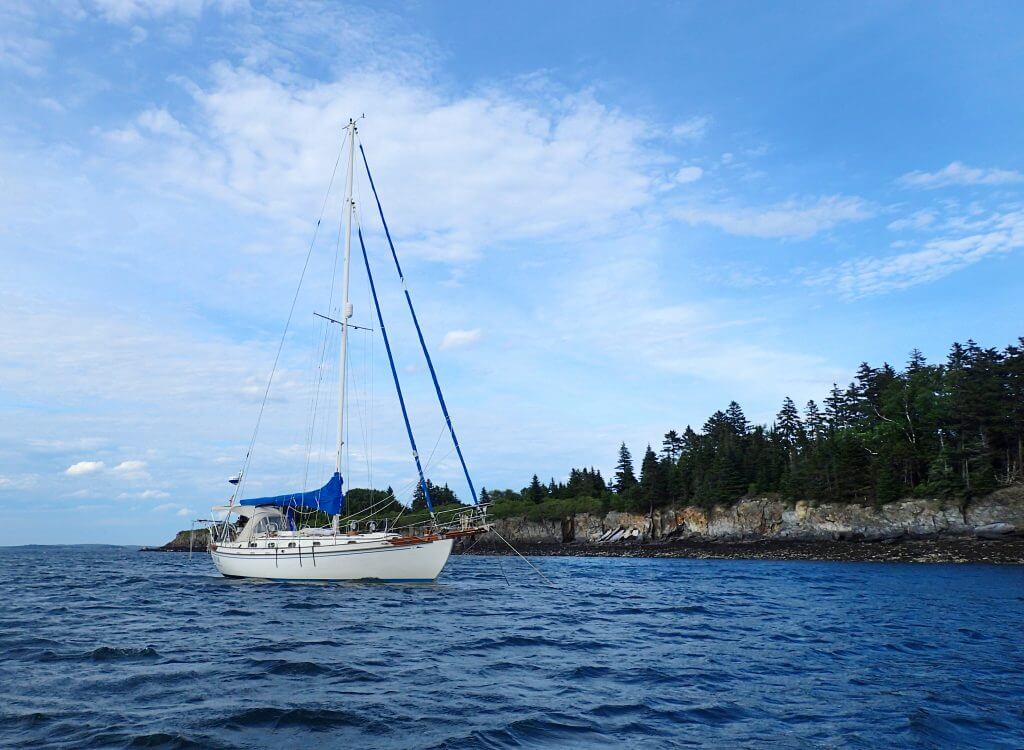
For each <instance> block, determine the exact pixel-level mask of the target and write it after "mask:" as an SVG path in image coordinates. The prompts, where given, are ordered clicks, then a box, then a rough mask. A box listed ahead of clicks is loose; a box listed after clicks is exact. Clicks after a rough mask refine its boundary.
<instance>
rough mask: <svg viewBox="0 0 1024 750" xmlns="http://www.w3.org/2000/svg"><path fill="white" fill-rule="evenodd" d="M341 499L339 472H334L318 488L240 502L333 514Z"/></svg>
mask: <svg viewBox="0 0 1024 750" xmlns="http://www.w3.org/2000/svg"><path fill="white" fill-rule="evenodd" d="M341 501H342V493H341V474H339V473H338V472H334V476H332V477H331V478H330V480H328V482H327V484H325V485H324V486H323V487H321V488H320V489H318V490H311V491H310V492H295V493H292V494H290V495H277V496H275V497H250V498H246V499H245V500H242V501H241V504H242V505H275V506H277V507H279V508H310V509H312V510H320V511H323V512H324V513H327V514H329V515H332V516H333V515H336V514H337V513H339V512H340V511H341Z"/></svg>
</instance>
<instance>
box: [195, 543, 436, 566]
mask: <svg viewBox="0 0 1024 750" xmlns="http://www.w3.org/2000/svg"><path fill="white" fill-rule="evenodd" d="M443 541H447V540H443ZM430 544H437V542H427V543H425V544H406V545H402V546H388V547H378V548H377V549H353V550H334V551H333V552H332V551H324V552H320V551H319V549H318V550H317V552H316V557H338V556H342V555H374V554H377V553H378V552H401V551H403V550H413V549H422V548H423V547H426V546H427V545H430ZM286 549H288V548H283V549H281V551H280V552H267V551H265V550H262V549H261V550H257V551H256V552H222V551H221V550H219V549H216V550H210V554H211V555H213V556H215V557H216V556H217V555H220V556H221V557H235V558H240V559H243V560H254V559H255V560H273V559H275V558H276V559H277V560H296V561H298V559H299V553H298V552H292V551H290V550H288V551H285V550H286ZM310 549H311V548H310ZM302 557H304V558H308V559H312V558H313V553H312V552H309V553H307V552H305V551H303V553H302Z"/></svg>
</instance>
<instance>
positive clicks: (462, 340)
mask: <svg viewBox="0 0 1024 750" xmlns="http://www.w3.org/2000/svg"><path fill="white" fill-rule="evenodd" d="M480 337H481V332H480V329H479V328H474V329H473V330H471V331H459V330H455V331H448V333H446V334H445V335H444V339H443V340H442V341H441V349H458V348H461V347H465V346H472V345H473V344H476V343H478V342H479V341H480Z"/></svg>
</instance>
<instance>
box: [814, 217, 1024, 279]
mask: <svg viewBox="0 0 1024 750" xmlns="http://www.w3.org/2000/svg"><path fill="white" fill-rule="evenodd" d="M967 224H968V225H969V226H971V227H972V228H974V229H977V228H978V227H979V226H984V227H985V229H984V230H983V231H975V232H974V233H972V234H966V235H959V236H958V235H954V234H951V235H947V236H944V237H937V238H934V239H931V240H929V241H928V242H926V243H925V244H924V245H923V247H922V248H921V249H920V250H913V251H910V252H905V253H900V254H898V255H892V256H884V257H867V258H859V259H856V260H850V261H846V262H844V263H841V264H839V265H838V266H836V267H834V268H831V269H827V270H825V271H823V272H821V273H818V274H815V275H813V276H811V277H810V278H809V279H808V283H809V284H812V285H816V286H827V287H830V288H833V289H835V290H837V291H838V292H839V293H840V294H842V295H843V296H845V297H848V298H856V297H865V296H869V295H872V294H880V293H883V292H890V291H894V290H897V289H906V288H908V287H912V286H917V285H919V284H924V283H927V282H930V281H936V280H937V279H941V278H943V277H945V276H948V275H949V274H951V273H954V272H955V271H958V270H960V269H962V268H966V267H967V266H971V265H973V264H975V263H978V262H979V261H981V260H984V259H985V258H987V257H989V256H994V255H1001V254H1005V253H1008V252H1011V251H1013V250H1016V249H1018V248H1021V247H1024V211H1012V212H1007V213H1003V214H995V215H993V216H991V217H988V219H986V220H984V221H973V222H969V223H967Z"/></svg>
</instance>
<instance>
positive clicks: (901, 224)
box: [888, 210, 935, 232]
mask: <svg viewBox="0 0 1024 750" xmlns="http://www.w3.org/2000/svg"><path fill="white" fill-rule="evenodd" d="M934 222H935V212H934V211H926V210H922V211H915V212H914V213H912V214H910V216H906V217H904V218H902V219H896V220H895V221H891V222H889V225H888V228H889V229H891V230H892V231H894V232H902V231H904V230H907V229H924V228H926V227H928V226H931V225H932V224H933V223H934Z"/></svg>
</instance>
